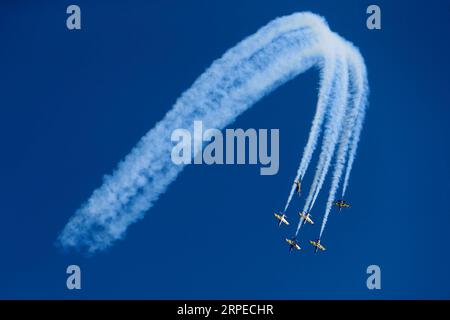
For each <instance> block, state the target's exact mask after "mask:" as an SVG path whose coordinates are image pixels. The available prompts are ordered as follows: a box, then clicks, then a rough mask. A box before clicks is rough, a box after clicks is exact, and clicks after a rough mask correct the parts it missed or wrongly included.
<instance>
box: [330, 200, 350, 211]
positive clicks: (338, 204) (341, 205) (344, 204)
mask: <svg viewBox="0 0 450 320" xmlns="http://www.w3.org/2000/svg"><path fill="white" fill-rule="evenodd" d="M333 205H335V206H336V207H338V208H339V212H341V211H342V209H345V208H350V204H349V203H347V201H345V200H337V201H335V202H333Z"/></svg>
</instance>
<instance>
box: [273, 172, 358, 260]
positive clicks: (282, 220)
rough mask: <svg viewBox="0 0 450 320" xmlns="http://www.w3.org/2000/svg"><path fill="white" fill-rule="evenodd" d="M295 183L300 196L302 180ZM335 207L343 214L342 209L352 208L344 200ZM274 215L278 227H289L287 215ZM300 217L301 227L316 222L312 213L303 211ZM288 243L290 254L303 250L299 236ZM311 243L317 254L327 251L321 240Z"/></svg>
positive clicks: (282, 213)
mask: <svg viewBox="0 0 450 320" xmlns="http://www.w3.org/2000/svg"><path fill="white" fill-rule="evenodd" d="M294 183H295V191H296V193H297V194H298V195H299V196H300V193H301V181H300V180H295V181H294ZM333 205H334V206H335V207H337V208H339V212H341V210H342V209H345V208H350V204H349V203H348V202H347V201H345V200H343V199H340V200H336V201H334V202H333ZM274 215H275V218H276V219H277V220H278V226H281V225H282V224H285V225H287V226H288V225H289V222H288V221H287V215H286V213H284V212H280V213H274ZM298 215H299V217H300V223H301V225H305V224H307V223H309V224H311V225H313V224H314V221H313V220H312V217H311V213H310V212H306V211H302V212H299V213H298ZM286 242H287V243H288V244H289V252H291V251H292V250H293V249H296V250H300V249H301V248H300V245H299V243H298V240H297V235H295V236H294V237H292V238H290V239H286ZM309 243H310V244H311V245H312V246H313V247H314V248H315V249H314V252H315V253H316V252H318V251H319V250H320V251H325V250H326V248H325V247H324V246H323V244H321V243H320V238H319V239H316V240H315V241H314V240H310V241H309Z"/></svg>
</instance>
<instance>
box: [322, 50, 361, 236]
mask: <svg viewBox="0 0 450 320" xmlns="http://www.w3.org/2000/svg"><path fill="white" fill-rule="evenodd" d="M348 54H349V56H350V57H351V59H349V61H351V62H352V64H350V66H349V72H350V73H349V74H350V84H351V87H352V91H351V93H350V97H349V103H348V106H347V108H348V109H347V112H346V118H345V122H344V129H343V132H342V134H341V137H340V140H339V148H338V151H337V155H336V164H335V169H334V173H333V177H332V182H331V188H330V193H329V195H328V200H327V204H326V209H325V214H324V218H323V221H322V226H321V228H320V235H319V239H320V238H322V235H323V232H324V230H325V226H326V224H327V221H328V215H329V214H330V211H331V208H332V205H333V201H334V200H335V196H336V192H337V189H338V188H339V183H340V181H341V177H342V174H343V170H344V166H345V164H346V160H347V155H348V153H349V151H348V150H349V146H350V143H351V140H352V139H353V142H354V143H355V142H356V144H357V143H358V141H359V136H360V134H361V129H362V121H363V119H364V116H365V109H366V105H367V103H366V99H367V93H368V88H367V81H366V79H367V75H366V68H365V66H364V63H363V61H362V60H361V59H360V55H359V54H357V50H356V49H354V50H350V51H349V52H348ZM352 147H353V146H352ZM353 148H356V146H355V147H353ZM355 155H356V149H354V150H353V149H351V151H350V155H349V160H348V167H347V170H351V166H352V164H353V160H354V158H355ZM349 174H350V173H349ZM344 194H345V189H344V190H343V194H342V195H343V196H344Z"/></svg>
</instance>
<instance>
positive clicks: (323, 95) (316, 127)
mask: <svg viewBox="0 0 450 320" xmlns="http://www.w3.org/2000/svg"><path fill="white" fill-rule="evenodd" d="M328 54H329V55H327V56H326V57H325V59H324V64H325V65H324V67H323V68H322V71H321V77H320V78H321V80H320V90H319V98H318V101H317V108H316V114H315V115H314V118H313V122H312V126H311V130H310V132H309V136H308V142H307V143H306V146H305V149H304V151H303V156H302V160H301V161H300V165H299V167H298V170H297V175H296V176H295V179H294V181H293V182H292V187H291V192H290V193H289V197H288V199H287V201H286V205H285V207H284V211H283V212H286V211H287V209H288V208H289V205H290V203H291V201H292V197H293V196H294V193H295V181H302V179H303V177H304V176H305V173H306V170H307V169H308V166H309V163H310V162H311V158H312V155H313V153H314V150H315V149H316V145H317V140H318V139H319V136H320V132H321V130H322V124H323V120H324V118H325V113H326V111H327V106H328V105H329V102H330V93H331V87H332V84H333V80H334V74H335V72H336V71H335V70H336V68H335V51H332V52H330V53H328Z"/></svg>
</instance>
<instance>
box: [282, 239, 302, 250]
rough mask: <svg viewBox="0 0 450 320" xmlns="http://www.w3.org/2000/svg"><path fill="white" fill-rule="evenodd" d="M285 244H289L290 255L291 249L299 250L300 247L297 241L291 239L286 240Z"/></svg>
mask: <svg viewBox="0 0 450 320" xmlns="http://www.w3.org/2000/svg"><path fill="white" fill-rule="evenodd" d="M286 242H287V243H289V253H291V251H292V249H294V248H295V249H297V250H300V249H301V248H300V246H299V244H298V243H297V239H296V238H295V237H293V238H292V239H286Z"/></svg>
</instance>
